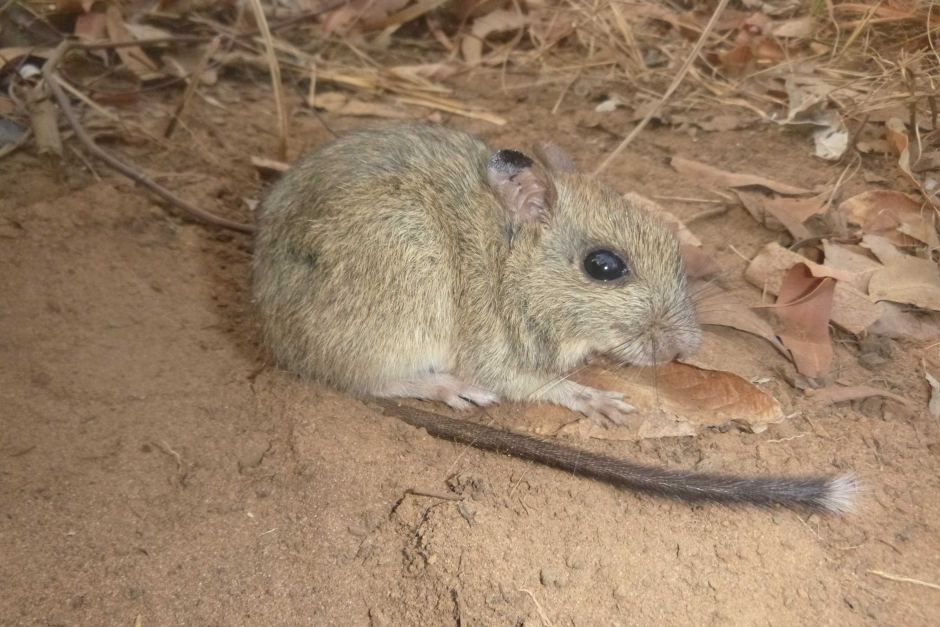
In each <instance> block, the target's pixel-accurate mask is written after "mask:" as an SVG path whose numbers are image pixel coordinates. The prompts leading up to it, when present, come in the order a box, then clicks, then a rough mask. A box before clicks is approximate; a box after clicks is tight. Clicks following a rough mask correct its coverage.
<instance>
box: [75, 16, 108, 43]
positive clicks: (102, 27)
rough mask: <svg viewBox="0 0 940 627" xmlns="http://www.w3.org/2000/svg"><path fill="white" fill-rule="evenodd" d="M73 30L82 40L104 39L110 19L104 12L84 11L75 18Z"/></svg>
mask: <svg viewBox="0 0 940 627" xmlns="http://www.w3.org/2000/svg"><path fill="white" fill-rule="evenodd" d="M73 32H74V33H75V36H76V37H78V38H79V39H81V40H82V41H99V40H103V39H105V38H106V37H107V34H108V20H107V18H106V17H105V14H104V13H98V12H95V13H82V14H81V15H79V16H78V18H76V20H75V28H74V31H73Z"/></svg>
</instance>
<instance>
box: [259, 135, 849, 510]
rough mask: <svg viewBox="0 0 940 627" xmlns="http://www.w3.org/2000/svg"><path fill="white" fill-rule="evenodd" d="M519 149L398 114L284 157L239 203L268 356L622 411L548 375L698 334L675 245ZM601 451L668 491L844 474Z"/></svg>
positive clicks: (431, 396) (754, 494)
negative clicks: (256, 206) (255, 212)
mask: <svg viewBox="0 0 940 627" xmlns="http://www.w3.org/2000/svg"><path fill="white" fill-rule="evenodd" d="M538 157H539V158H538V159H534V158H532V157H529V156H526V155H525V154H522V153H521V152H518V151H515V150H498V151H492V150H490V149H489V148H487V146H486V145H485V144H484V143H483V142H482V141H480V140H478V139H477V138H475V137H473V136H471V135H468V134H466V133H462V132H458V131H454V130H450V129H447V128H444V127H440V126H431V125H404V126H398V127H393V128H386V129H379V130H369V131H362V132H356V133H351V134H349V135H345V136H343V137H340V138H339V139H337V140H335V141H333V142H331V143H330V144H328V145H326V146H324V147H323V148H322V149H320V150H319V151H317V152H316V153H314V154H313V155H311V156H309V157H307V158H305V159H303V160H301V161H300V162H299V163H298V164H297V165H296V166H295V167H294V168H293V169H292V170H291V171H289V172H288V173H286V174H285V175H284V177H283V178H282V179H281V180H280V181H279V182H278V183H277V184H276V185H274V187H273V188H272V189H271V190H270V192H269V194H268V195H267V197H266V198H265V199H264V201H263V202H262V204H261V207H260V210H259V227H258V233H257V239H256V248H255V258H254V297H255V300H256V303H257V306H258V308H259V311H260V315H261V320H262V325H263V335H264V339H265V341H266V343H267V345H268V346H269V347H270V349H271V350H272V352H273V353H274V355H275V357H276V358H277V360H278V362H279V363H280V364H281V365H282V366H283V367H285V368H287V369H289V370H291V371H294V372H297V373H300V374H301V375H304V376H307V377H310V378H314V379H318V380H321V381H324V382H327V383H329V384H332V385H334V386H336V387H338V388H341V389H344V390H348V391H350V392H353V393H355V394H359V395H366V396H374V397H416V398H422V399H428V400H437V401H443V402H445V403H447V404H448V405H450V406H451V407H455V408H458V409H463V408H466V407H469V406H471V404H476V405H486V404H489V403H494V402H497V401H499V400H509V401H545V402H553V403H557V404H560V405H563V406H565V407H568V408H570V409H572V410H574V411H577V412H582V413H584V414H587V415H589V416H592V417H594V418H600V417H603V418H605V419H609V420H612V421H615V422H617V421H620V420H621V419H622V418H623V413H624V412H627V411H629V410H630V409H632V408H631V407H630V406H629V405H628V404H627V403H625V402H624V400H623V399H622V397H621V395H619V394H616V393H612V392H606V391H602V390H597V389H593V388H590V387H585V386H582V385H579V384H577V383H575V382H573V381H570V380H568V379H567V378H566V375H567V374H568V373H570V372H571V371H572V370H573V369H575V368H577V367H578V366H579V365H581V364H583V363H584V361H585V359H587V358H588V357H590V356H592V355H606V356H608V357H611V358H613V359H614V360H617V361H619V362H622V363H631V364H638V365H652V364H655V363H659V362H662V361H668V360H671V359H673V358H675V357H676V356H681V355H686V354H689V353H691V352H693V351H694V350H695V349H696V348H697V347H698V344H699V341H700V330H699V328H698V325H697V324H696V320H695V312H694V307H693V305H692V302H691V299H690V298H689V294H688V292H687V289H686V278H685V272H684V269H683V265H682V259H681V257H680V254H679V247H678V243H677V241H676V239H675V237H674V236H673V234H672V232H671V231H670V230H669V229H668V228H667V227H666V226H665V225H664V224H662V223H661V222H660V221H659V220H658V219H657V218H656V217H655V216H654V215H652V212H651V210H655V205H653V203H651V202H650V201H647V200H644V199H642V198H640V197H638V196H635V195H627V196H626V197H624V196H621V195H620V194H618V193H616V192H614V191H613V190H612V189H610V188H608V187H605V186H603V185H601V184H599V183H598V182H596V181H594V180H592V179H590V178H588V177H586V176H584V175H582V174H579V173H577V172H575V171H574V168H573V166H572V162H571V160H570V159H569V158H568V157H567V156H566V155H564V153H562V152H561V151H560V150H559V149H557V148H555V147H552V146H548V147H545V148H543V149H542V150H540V151H539V154H538ZM409 411H410V410H409ZM431 422H432V423H433V422H435V421H434V420H432V421H431ZM451 422H454V421H451ZM440 424H443V422H442V421H440V422H438V427H435V424H430V425H429V424H422V425H421V426H424V427H425V428H427V429H428V430H429V431H430V432H431V433H435V428H440V427H439V425H440ZM455 424H457V425H459V426H458V427H457V431H461V430H464V431H466V430H467V429H469V430H470V431H473V432H474V433H475V434H476V435H475V436H474V437H468V439H471V440H474V442H473V443H474V444H476V445H479V446H484V447H489V448H511V447H510V443H509V442H508V441H506V440H505V439H504V440H503V441H499V442H494V441H492V440H493V438H496V439H497V440H498V439H499V437H501V436H499V435H496V434H502V437H504V438H505V437H509V436H510V435H512V436H514V437H516V438H522V440H523V441H528V442H530V443H532V442H539V441H537V440H536V439H534V438H529V437H528V436H521V435H518V434H510V433H509V432H506V431H498V430H492V429H490V430H488V431H485V432H481V431H479V428H480V426H479V425H473V424H472V423H468V422H465V423H460V421H456V422H455ZM452 426H453V425H452ZM491 432H492V433H491ZM436 435H445V436H446V437H452V438H456V439H461V438H460V436H459V434H456V435H455V434H454V433H449V434H443V433H436ZM481 437H482V438H483V440H486V441H483V442H481V441H480V439H481ZM487 442H489V446H488V444H487ZM533 446H534V445H533ZM541 446H542V447H544V446H548V447H549V448H551V449H552V450H553V451H554V453H558V452H559V451H561V452H562V453H564V452H565V451H568V452H571V451H572V450H573V449H570V448H567V447H564V446H561V445H559V444H556V443H551V442H547V443H546V442H541ZM523 448H524V447H523ZM513 452H515V453H516V454H519V455H522V456H529V457H532V456H533V455H531V454H528V455H527V452H526V451H525V450H522V451H520V450H518V448H516V449H515V450H514V451H513ZM529 453H531V451H529ZM574 454H575V455H578V456H580V459H581V460H582V461H584V459H585V458H584V454H583V453H582V452H578V451H575V452H574ZM562 457H564V455H562ZM536 458H538V459H540V461H548V463H553V462H552V461H551V460H550V459H549V460H547V459H546V458H545V457H544V456H542V457H536ZM609 461H611V462H614V463H617V464H621V467H620V470H619V471H618V472H619V475H624V473H625V472H626V471H624V470H623V469H624V468H626V469H627V471H628V472H626V474H627V475H629V476H627V477H624V476H619V478H618V477H614V478H613V480H615V481H619V482H621V483H626V484H628V485H631V486H632V487H638V488H641V489H647V490H653V491H658V492H664V493H667V494H673V495H678V496H684V497H686V498H712V499H718V500H742V501H752V502H777V501H783V502H802V503H807V504H811V505H812V504H816V505H817V506H820V507H824V508H829V509H839V508H840V507H841V506H842V505H843V504H844V503H843V501H844V498H843V497H844V494H843V492H845V491H846V490H847V489H848V485H847V484H846V485H843V483H845V480H842V481H843V483H833V482H831V481H830V480H828V479H811V480H809V481H811V482H815V483H812V485H810V484H806V481H804V480H790V479H775V478H765V479H739V478H736V477H724V478H721V477H714V476H712V475H695V474H689V473H673V472H670V471H664V470H661V469H649V468H645V467H641V466H635V465H632V464H628V463H626V462H621V461H620V460H609ZM623 464H626V465H625V466H624V465H623ZM579 471H581V472H585V473H589V474H590V470H589V469H586V468H585V467H584V466H583V465H582V466H581V467H580V468H579ZM644 472H645V473H646V474H645V475H643V473H644ZM650 473H654V474H653V475H651V474H650ZM593 474H597V473H596V472H595V473H593ZM608 474H609V473H608ZM614 474H617V473H614ZM696 477H698V479H696ZM607 478H611V477H607ZM720 480H723V481H725V482H726V483H727V481H732V482H736V483H735V484H734V486H733V487H732V488H728V487H727V485H726V484H721V485H719V483H716V482H718V481H720ZM703 481H704V483H703ZM800 481H803V483H799V482H800ZM644 482H645V483H644ZM742 482H743V483H742ZM748 482H750V483H748ZM755 482H756V483H755ZM781 482H785V483H781ZM722 485H723V486H724V487H722ZM771 488H772V489H771ZM781 488H784V489H781ZM775 490H776V491H775ZM840 499H842V500H840Z"/></svg>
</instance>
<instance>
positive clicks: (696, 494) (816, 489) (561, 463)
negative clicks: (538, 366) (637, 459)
mask: <svg viewBox="0 0 940 627" xmlns="http://www.w3.org/2000/svg"><path fill="white" fill-rule="evenodd" d="M377 403H378V404H379V405H380V406H381V407H382V410H383V412H384V413H385V414H387V415H390V416H394V417H396V418H399V419H400V420H403V421H404V422H406V423H408V424H410V425H412V426H415V427H420V428H422V429H424V430H426V431H427V432H428V433H429V434H431V435H433V436H434V437H437V438H443V439H447V440H453V441H455V442H460V443H462V444H468V445H470V446H473V447H475V448H479V449H484V450H489V451H496V452H499V453H505V454H507V455H511V456H513V457H519V458H521V459H528V460H531V461H534V462H538V463H540V464H545V465H547V466H553V467H555V468H560V469H562V470H566V471H568V472H572V473H574V474H579V475H583V476H586V477H592V478H594V479H599V480H601V481H605V482H607V483H611V484H614V485H618V486H621V487H625V488H629V489H632V490H639V491H642V492H648V493H650V494H656V495H661V496H668V497H674V498H679V499H683V500H686V501H716V502H720V503H747V504H751V505H773V504H780V505H786V506H797V507H804V508H808V509H812V510H817V511H824V512H832V513H836V514H843V513H846V512H849V511H851V510H852V506H853V502H854V500H855V496H856V494H857V492H858V483H857V481H856V478H855V475H853V474H851V473H850V474H845V475H842V476H839V477H780V476H761V477H736V476H733V475H722V474H710V473H701V472H690V471H682V470H669V469H666V468H660V467H657V466H646V465H643V464H636V463H633V462H628V461H625V460H622V459H617V458H615V457H608V456H606V455H599V454H597V453H591V452H590V451H584V450H580V449H577V448H574V447H570V446H565V445H562V444H558V443H557V442H554V441H550V440H543V439H540V438H536V437H533V436H529V435H523V434H521V433H516V432H513V431H507V430H503V429H494V428H493V427H488V426H486V425H481V424H478V423H475V422H470V421H466V420H454V419H453V418H448V417H446V416H442V415H439V414H433V413H430V412H426V411H421V410H419V409H414V408H413V407H403V406H400V405H396V404H395V403H393V402H390V401H384V400H378V401H377Z"/></svg>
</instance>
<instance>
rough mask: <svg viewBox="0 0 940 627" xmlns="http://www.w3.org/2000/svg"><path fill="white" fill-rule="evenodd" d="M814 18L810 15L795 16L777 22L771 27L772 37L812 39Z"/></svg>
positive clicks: (815, 26) (814, 26) (815, 24)
mask: <svg viewBox="0 0 940 627" xmlns="http://www.w3.org/2000/svg"><path fill="white" fill-rule="evenodd" d="M816 28H817V23H816V19H815V18H814V17H812V16H807V17H797V18H793V19H789V20H783V21H782V22H778V23H777V25H776V26H774V28H773V31H772V33H773V35H774V37H782V38H784V39H812V37H813V34H814V33H815V32H816Z"/></svg>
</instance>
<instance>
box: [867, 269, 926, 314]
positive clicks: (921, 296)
mask: <svg viewBox="0 0 940 627" xmlns="http://www.w3.org/2000/svg"><path fill="white" fill-rule="evenodd" d="M868 295H869V296H870V297H871V298H873V299H874V300H890V301H892V302H895V303H907V304H909V305H915V306H917V307H922V308H924V309H932V310H934V311H940V270H938V269H937V264H936V263H934V262H933V261H931V260H929V259H919V258H917V257H912V256H910V255H902V256H901V257H898V258H895V259H892V260H891V261H890V262H889V263H888V264H887V265H886V266H885V267H884V268H882V269H880V270H878V271H876V272H875V273H874V274H872V275H871V281H869V283H868Z"/></svg>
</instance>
